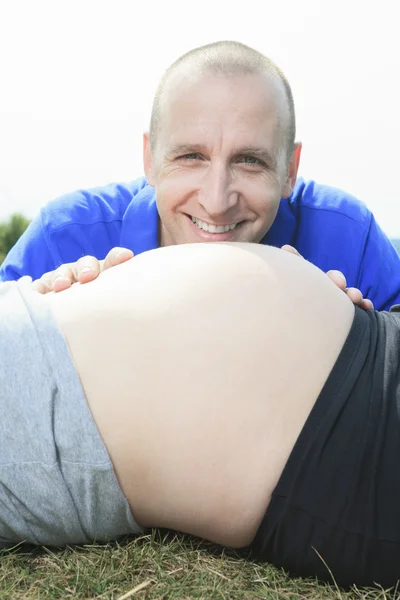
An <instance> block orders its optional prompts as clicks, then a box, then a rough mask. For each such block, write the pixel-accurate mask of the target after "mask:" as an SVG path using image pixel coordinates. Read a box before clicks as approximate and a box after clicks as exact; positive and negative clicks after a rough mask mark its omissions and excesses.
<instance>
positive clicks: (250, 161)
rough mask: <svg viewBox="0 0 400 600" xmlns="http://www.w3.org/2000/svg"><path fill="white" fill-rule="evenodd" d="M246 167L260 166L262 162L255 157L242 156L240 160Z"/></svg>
mask: <svg viewBox="0 0 400 600" xmlns="http://www.w3.org/2000/svg"><path fill="white" fill-rule="evenodd" d="M240 160H241V161H242V162H244V163H245V164H246V165H262V164H263V163H262V161H261V160H260V159H259V158H256V157H255V156H242V157H241V159H240Z"/></svg>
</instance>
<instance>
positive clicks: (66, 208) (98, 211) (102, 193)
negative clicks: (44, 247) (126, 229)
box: [41, 177, 148, 232]
mask: <svg viewBox="0 0 400 600" xmlns="http://www.w3.org/2000/svg"><path fill="white" fill-rule="evenodd" d="M145 187H148V183H147V181H146V178H145V177H140V178H138V179H135V180H133V181H130V182H118V183H110V184H107V185H104V186H99V187H92V188H87V189H79V190H76V191H73V192H69V193H67V194H63V195H62V196H60V197H59V198H57V199H55V200H53V201H51V202H49V203H48V204H47V205H45V206H44V207H43V208H42V210H41V220H42V224H43V226H44V227H45V228H46V229H47V230H48V232H55V231H57V230H59V229H64V228H66V227H71V226H74V225H77V226H85V225H87V226H90V225H96V224H97V223H99V224H100V223H102V224H105V225H106V224H107V223H114V222H116V221H119V222H122V221H123V219H124V215H125V213H126V210H127V208H128V206H129V205H130V204H131V202H132V201H133V200H134V199H135V197H136V196H137V195H138V194H139V193H140V191H141V190H142V189H143V188H145Z"/></svg>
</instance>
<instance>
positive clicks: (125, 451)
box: [48, 244, 354, 547]
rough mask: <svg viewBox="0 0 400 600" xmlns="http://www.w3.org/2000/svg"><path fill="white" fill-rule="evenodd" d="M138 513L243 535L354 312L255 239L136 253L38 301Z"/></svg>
mask: <svg viewBox="0 0 400 600" xmlns="http://www.w3.org/2000/svg"><path fill="white" fill-rule="evenodd" d="M48 301H49V302H50V304H51V306H52V309H53V311H54V314H55V316H56V318H57V320H58V323H59V325H60V327H61V329H62V331H63V333H64V335H65V336H66V339H67V341H68V344H69V347H70V350H71V353H72V357H73V360H74V363H75V365H76V368H77V370H78V372H79V375H80V378H81V381H82V384H83V387H84V390H85V394H86V398H87V402H88V404H89V407H90V409H91V411H92V414H93V417H94V420H95V422H96V424H97V426H98V428H99V431H100V433H101V435H102V437H103V440H104V443H105V445H106V447H107V449H108V452H109V454H110V457H111V460H112V462H113V465H114V468H115V472H116V474H117V477H118V480H119V483H120V485H121V488H122V490H123V492H124V493H125V495H126V497H127V499H128V501H129V503H130V506H131V508H132V512H133V514H134V516H135V518H136V519H137V521H138V522H139V523H140V524H142V525H144V526H151V527H167V528H171V529H176V530H180V531H184V532H188V533H192V534H194V535H198V536H201V537H205V538H207V539H210V540H213V541H216V542H219V543H222V544H225V545H230V546H236V547H239V546H245V545H247V544H248V543H250V542H251V540H252V539H253V537H254V535H255V533H256V530H257V528H258V525H259V523H260V521H261V519H262V517H263V515H264V513H265V510H266V508H267V506H268V502H269V499H270V496H271V493H272V491H273V489H274V487H275V485H276V483H277V481H278V479H279V477H280V475H281V473H282V470H283V468H284V466H285V463H286V461H287V459H288V457H289V454H290V452H291V450H292V448H293V445H294V443H295V441H296V439H297V437H298V435H299V433H300V431H301V429H302V427H303V425H304V423H305V421H306V419H307V417H308V415H309V413H310V410H311V408H312V406H313V405H314V403H315V400H316V398H317V397H318V394H319V392H320V390H321V388H322V386H323V384H324V382H325V380H326V378H327V376H328V374H329V372H330V370H331V368H332V366H333V364H334V362H335V361H336V358H337V356H338V354H339V352H340V350H341V347H342V345H343V343H344V340H345V338H346V336H347V333H348V331H349V329H350V326H351V323H352V319H353V314H354V309H353V306H352V304H351V303H350V301H349V300H348V299H347V298H346V296H345V295H344V294H343V292H340V291H339V290H338V289H336V288H335V287H334V285H333V284H332V283H331V282H330V281H329V280H328V278H327V277H326V276H325V275H324V274H323V273H321V272H320V271H318V270H317V269H316V268H314V267H312V266H311V265H309V264H308V263H306V261H303V260H301V259H299V258H297V257H293V256H291V255H288V254H285V253H283V252H281V251H279V250H276V249H273V248H268V247H265V246H259V245H244V244H199V245H197V244H191V245H186V246H173V247H169V248H163V249H162V250H156V251H152V252H148V253H146V254H142V255H140V256H138V257H136V258H134V259H133V260H132V261H130V262H129V263H126V264H124V265H121V266H120V267H115V268H113V269H111V270H110V271H108V272H106V273H104V274H103V275H102V276H101V277H100V278H99V279H98V280H97V281H95V282H93V283H90V284H86V285H85V286H74V287H73V288H72V289H70V290H68V291H66V292H62V293H60V294H54V295H51V296H49V297H48Z"/></svg>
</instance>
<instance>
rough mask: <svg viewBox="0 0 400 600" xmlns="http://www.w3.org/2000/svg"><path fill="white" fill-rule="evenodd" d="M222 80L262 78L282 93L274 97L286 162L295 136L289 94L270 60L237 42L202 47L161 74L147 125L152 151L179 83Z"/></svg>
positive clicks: (181, 58)
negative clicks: (210, 78)
mask: <svg viewBox="0 0 400 600" xmlns="http://www.w3.org/2000/svg"><path fill="white" fill-rule="evenodd" d="M205 74H213V75H219V76H225V77H234V76H244V75H264V76H265V77H267V78H268V79H269V80H271V83H273V84H274V87H278V88H280V90H281V93H280V94H278V95H277V98H278V97H279V98H280V99H279V100H278V99H277V102H278V103H279V105H280V106H279V109H280V115H281V124H280V126H281V129H282V139H283V144H284V150H285V153H286V155H287V157H288V158H289V157H290V155H291V153H292V151H293V148H294V141H295V135H296V121H295V110H294V102H293V96H292V91H291V88H290V85H289V82H288V81H287V79H286V77H285V76H284V74H283V73H282V72H281V71H280V69H279V68H278V67H277V66H276V65H275V63H273V62H272V61H271V60H270V59H269V58H267V57H266V56H264V55H263V54H261V53H260V52H258V51H257V50H254V49H253V48H250V47H249V46H245V45H244V44H241V43H239V42H231V41H226V42H225V41H223V42H215V43H213V44H208V45H206V46H201V47H200V48H195V49H194V50H191V51H190V52H187V53H186V54H184V55H183V56H181V57H180V58H178V60H176V61H175V62H174V63H173V64H172V65H171V66H170V67H169V68H168V69H167V70H166V72H165V73H164V75H163V77H162V79H161V81H160V83H159V85H158V88H157V92H156V95H155V98H154V103H153V108H152V113H151V121H150V144H151V147H152V149H153V151H154V149H155V146H156V142H157V138H158V133H159V130H160V127H161V125H162V121H163V109H164V103H165V102H167V101H168V91H169V89H170V88H171V87H175V85H176V84H178V83H180V82H182V81H190V80H191V79H193V80H196V79H198V78H199V77H201V76H202V75H205Z"/></svg>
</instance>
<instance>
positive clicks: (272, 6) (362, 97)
mask: <svg viewBox="0 0 400 600" xmlns="http://www.w3.org/2000/svg"><path fill="white" fill-rule="evenodd" d="M399 17H400V3H399V2H398V0H381V1H380V2H379V3H378V2H372V1H370V0H335V2H327V1H326V0H319V1H317V0H302V1H301V0H274V1H273V2H272V1H270V0H260V1H259V0H253V1H246V2H243V1H242V2H239V1H237V2H235V0H230V1H225V0H202V1H201V2H189V1H185V2H182V1H178V0H165V1H164V2H163V1H162V0H157V2H155V1H154V0H146V1H143V0H142V2H140V1H138V0H108V1H103V0H68V1H61V0H34V1H32V0H0V220H3V219H5V218H6V217H8V216H9V215H10V214H12V213H14V212H22V213H23V214H25V215H26V216H27V217H29V218H32V217H34V216H35V215H36V214H37V213H38V211H39V210H40V208H41V206H43V205H44V204H46V203H47V202H49V201H50V200H52V199H53V198H56V197H58V196H60V195H61V194H64V193H67V192H69V191H73V190H75V189H79V188H87V187H92V186H100V185H105V184H107V183H110V182H115V181H129V180H132V179H135V178H137V177H139V176H141V175H143V166H142V133H143V131H145V130H146V129H147V126H148V122H149V117H150V110H151V104H152V99H153V95H154V92H155V89H156V86H157V83H158V81H159V79H160V77H161V76H162V74H163V72H164V70H165V69H166V68H167V67H168V66H169V65H170V64H171V63H172V62H173V61H174V60H175V59H176V58H178V57H179V56H180V55H182V54H183V53H185V52H186V51H188V50H190V49H192V48H194V47H197V46H200V45H203V44H206V43H209V42H213V41H217V40H222V39H232V40H237V41H240V42H243V43H245V44H248V45H250V46H252V47H254V48H256V49H257V50H259V51H261V52H262V53H264V54H266V55H267V56H269V57H270V58H272V59H273V60H274V61H275V62H276V63H277V64H278V65H279V66H280V67H281V69H282V70H283V71H284V73H285V74H286V76H287V77H288V79H289V81H290V83H291V86H292V90H293V94H294V98H295V105H296V114H297V140H300V141H302V143H303V152H302V159H301V165H300V172H299V174H300V175H301V176H303V177H305V178H306V179H314V180H316V181H317V182H319V183H324V184H328V185H332V186H335V187H339V188H342V189H345V190H346V191H347V192H350V193H351V194H353V195H355V196H356V197H358V198H359V199H360V200H362V201H363V202H365V203H366V204H367V206H368V207H369V208H370V209H371V210H372V211H373V213H374V214H375V217H376V219H377V221H378V223H379V224H380V225H381V227H382V228H383V229H384V231H385V232H386V233H387V234H388V235H389V236H390V237H400V191H399V186H398V182H397V177H398V175H399V174H400V169H399V167H398V165H399V164H400V152H399V149H398V144H399V139H400V115H399V108H400V35H399V33H398V23H399Z"/></svg>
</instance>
